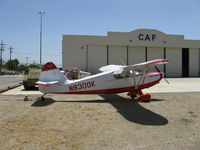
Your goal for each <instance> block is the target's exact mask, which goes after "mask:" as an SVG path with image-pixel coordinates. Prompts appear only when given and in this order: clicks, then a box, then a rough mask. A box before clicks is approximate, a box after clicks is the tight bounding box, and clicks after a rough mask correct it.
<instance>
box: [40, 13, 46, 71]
mask: <svg viewBox="0 0 200 150" xmlns="http://www.w3.org/2000/svg"><path fill="white" fill-rule="evenodd" d="M38 14H39V15H40V67H41V66H42V15H44V14H45V12H41V11H40V12H38Z"/></svg>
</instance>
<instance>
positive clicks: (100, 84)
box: [39, 71, 162, 94]
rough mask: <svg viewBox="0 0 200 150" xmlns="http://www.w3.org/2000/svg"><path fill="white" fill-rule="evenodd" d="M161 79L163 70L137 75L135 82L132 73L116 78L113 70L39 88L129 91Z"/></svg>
mask: <svg viewBox="0 0 200 150" xmlns="http://www.w3.org/2000/svg"><path fill="white" fill-rule="evenodd" d="M161 79H162V73H161V72H149V73H146V74H144V76H142V74H138V75H136V76H135V82H134V80H133V76H132V75H130V76H127V77H125V78H115V77H114V76H113V71H108V72H102V73H99V74H96V75H93V76H89V77H86V78H83V79H78V80H74V81H71V80H70V81H69V80H68V81H65V82H64V83H58V84H55V85H52V86H51V87H46V86H41V85H39V90H40V91H41V92H43V93H45V94H49V93H54V94H109V93H110V94H111V93H122V92H129V91H131V90H133V89H134V87H135V86H137V85H138V86H139V87H138V88H139V89H144V88H149V87H151V86H153V85H155V84H157V83H159V81H160V80H161Z"/></svg>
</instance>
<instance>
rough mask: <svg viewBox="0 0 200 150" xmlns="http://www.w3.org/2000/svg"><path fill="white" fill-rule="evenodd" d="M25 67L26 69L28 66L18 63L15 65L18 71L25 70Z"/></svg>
mask: <svg viewBox="0 0 200 150" xmlns="http://www.w3.org/2000/svg"><path fill="white" fill-rule="evenodd" d="M27 69H28V67H27V66H25V65H19V66H18V67H17V70H18V71H19V72H22V71H25V70H27Z"/></svg>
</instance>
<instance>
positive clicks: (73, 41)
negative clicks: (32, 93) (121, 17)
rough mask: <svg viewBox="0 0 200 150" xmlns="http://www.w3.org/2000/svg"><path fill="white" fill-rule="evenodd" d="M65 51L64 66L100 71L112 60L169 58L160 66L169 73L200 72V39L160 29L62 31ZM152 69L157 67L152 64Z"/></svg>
mask: <svg viewBox="0 0 200 150" xmlns="http://www.w3.org/2000/svg"><path fill="white" fill-rule="evenodd" d="M62 51H63V59H62V60H63V62H62V63H63V68H64V69H67V68H70V67H78V68H80V69H81V70H86V71H91V72H93V73H97V72H99V71H98V69H99V68H100V67H102V66H105V65H109V64H118V65H122V63H125V64H126V65H131V64H136V63H141V62H145V61H148V60H153V59H159V58H166V59H169V60H170V63H169V64H167V65H163V66H159V68H160V70H161V71H162V72H165V73H166V76H167V77H199V76H200V40H187V39H184V35H171V34H165V33H163V32H160V31H158V30H151V29H138V30H134V31H131V32H108V34H107V36H89V35H63V40H62ZM149 71H156V70H154V68H153V67H152V68H149Z"/></svg>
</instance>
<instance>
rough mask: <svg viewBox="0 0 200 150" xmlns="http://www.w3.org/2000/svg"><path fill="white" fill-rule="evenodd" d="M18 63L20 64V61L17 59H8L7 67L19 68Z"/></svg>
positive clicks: (10, 68) (11, 68) (9, 68)
mask: <svg viewBox="0 0 200 150" xmlns="http://www.w3.org/2000/svg"><path fill="white" fill-rule="evenodd" d="M18 65H19V61H18V60H17V59H14V60H8V61H7V62H6V64H5V66H6V69H8V70H17V67H18Z"/></svg>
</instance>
